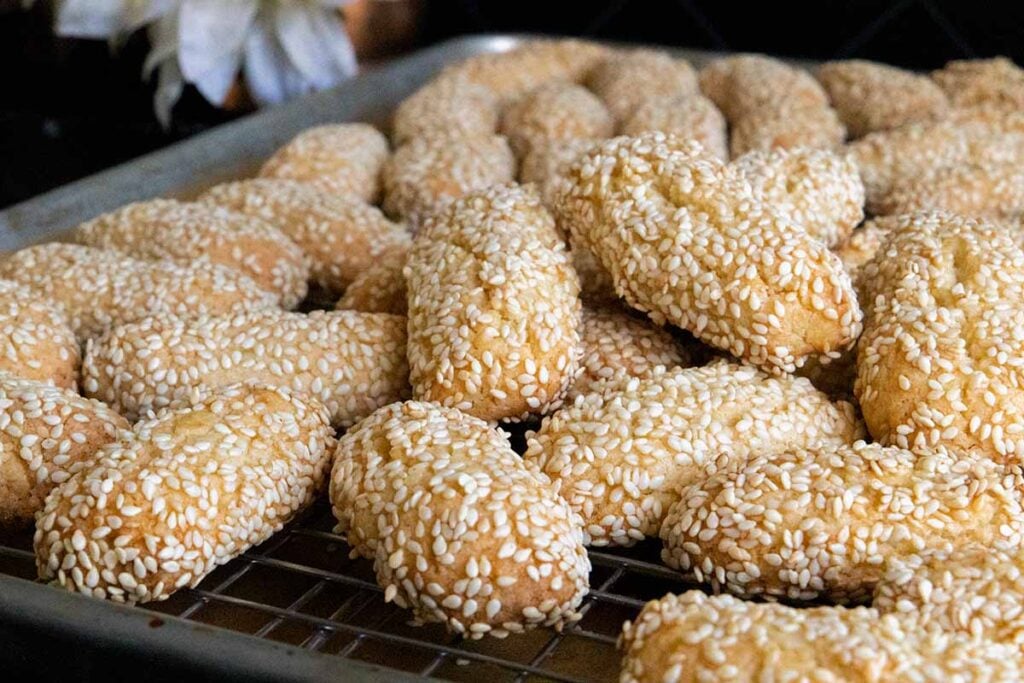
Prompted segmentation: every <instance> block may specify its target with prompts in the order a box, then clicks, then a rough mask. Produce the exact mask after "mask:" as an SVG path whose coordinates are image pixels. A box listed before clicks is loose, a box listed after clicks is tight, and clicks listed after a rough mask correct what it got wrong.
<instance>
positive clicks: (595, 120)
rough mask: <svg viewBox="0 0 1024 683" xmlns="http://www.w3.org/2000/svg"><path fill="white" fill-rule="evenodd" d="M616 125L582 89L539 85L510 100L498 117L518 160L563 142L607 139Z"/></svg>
mask: <svg viewBox="0 0 1024 683" xmlns="http://www.w3.org/2000/svg"><path fill="white" fill-rule="evenodd" d="M614 132H615V122H614V121H613V120H612V115H611V114H610V113H609V112H608V110H607V109H606V108H605V106H604V105H603V104H602V103H601V100H599V99H598V98H597V96H595V95H594V94H593V93H591V92H590V91H589V90H587V89H586V88H584V87H583V86H580V85H576V84H574V83H564V82H556V83H549V84H547V85H542V86H540V87H539V88H537V89H535V90H531V91H530V92H528V93H526V94H525V95H523V96H522V97H520V98H519V99H517V100H515V101H513V102H512V103H511V104H510V105H509V106H508V107H506V108H505V110H504V111H503V112H502V115H501V133H503V134H504V135H505V136H507V137H508V142H509V145H511V147H512V150H513V151H514V152H515V153H516V154H517V155H518V156H520V157H522V156H525V155H526V154H527V153H528V152H530V151H531V150H533V149H537V148H538V147H547V146H549V145H551V144H553V143H558V142H563V141H565V140H574V139H577V138H583V139H602V138H609V137H611V136H612V134H613V133H614Z"/></svg>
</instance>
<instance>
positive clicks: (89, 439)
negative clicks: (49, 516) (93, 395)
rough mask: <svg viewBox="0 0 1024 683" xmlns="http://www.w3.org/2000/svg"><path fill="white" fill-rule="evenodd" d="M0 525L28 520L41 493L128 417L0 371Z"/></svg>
mask: <svg viewBox="0 0 1024 683" xmlns="http://www.w3.org/2000/svg"><path fill="white" fill-rule="evenodd" d="M0 425H2V426H0V529H2V528H11V527H18V526H22V525H27V524H29V523H30V522H31V521H32V519H33V515H35V513H36V512H37V511H39V510H41V509H42V507H43V500H44V499H45V498H46V494H48V493H49V492H50V490H51V489H53V487H55V486H58V485H59V484H61V483H63V482H65V481H67V479H68V477H70V476H71V475H73V474H74V473H75V472H77V471H78V470H79V469H81V468H82V467H83V466H84V465H86V464H87V463H88V462H89V459H90V458H91V457H92V455H93V453H94V452H95V451H96V450H97V449H98V448H100V447H101V446H103V445H104V444H106V443H109V442H111V441H113V440H114V439H115V438H117V435H118V432H119V430H122V429H127V428H128V426H129V425H128V421H127V420H125V419H124V418H123V417H121V416H120V415H118V414H117V413H115V412H114V411H113V410H111V409H110V408H108V407H107V406H105V405H103V404H102V403H100V402H99V401H90V400H88V399H85V398H82V397H81V396H79V395H78V394H76V393H74V392H73V391H69V390H67V389H61V388H59V387H55V386H51V385H49V384H46V383H44V382H38V381H35V380H28V379H21V378H18V377H15V376H13V375H10V374H8V373H6V372H0Z"/></svg>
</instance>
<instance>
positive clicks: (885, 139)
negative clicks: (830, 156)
mask: <svg viewBox="0 0 1024 683" xmlns="http://www.w3.org/2000/svg"><path fill="white" fill-rule="evenodd" d="M846 150H847V153H848V154H849V155H850V156H851V158H852V159H853V161H854V163H856V164H857V168H858V169H859V170H860V176H861V179H862V180H863V181H864V189H865V193H866V200H867V201H866V204H867V209H868V211H870V212H871V213H874V214H878V213H881V210H880V209H879V205H880V203H881V201H882V200H883V199H884V198H885V196H886V195H887V194H888V193H889V191H890V190H891V189H892V187H893V186H894V185H897V184H898V183H900V182H906V181H908V180H909V179H911V178H918V177H921V176H925V175H928V174H929V173H934V172H935V171H936V170H937V169H940V168H945V167H949V166H957V165H960V164H965V163H972V162H973V163H979V162H985V163H997V162H1000V161H1011V162H1012V161H1016V162H1022V161H1024V135H1022V134H1021V133H1019V132H1012V131H1011V132H1007V131H1001V130H999V129H997V128H994V127H993V126H992V125H990V124H989V123H987V122H978V121H975V122H967V123H956V122H953V121H939V122H938V123H932V124H917V123H914V124H908V125H906V126H903V127H901V128H898V129H896V130H890V131H879V132H877V133H871V134H870V135H866V136H865V137H863V138H861V139H860V140H856V141H854V142H852V143H850V144H849V145H847V148H846Z"/></svg>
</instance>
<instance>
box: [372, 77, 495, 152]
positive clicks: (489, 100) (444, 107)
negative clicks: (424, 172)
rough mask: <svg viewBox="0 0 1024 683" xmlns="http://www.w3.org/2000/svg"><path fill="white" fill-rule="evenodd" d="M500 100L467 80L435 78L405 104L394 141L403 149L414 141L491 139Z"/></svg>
mask: <svg viewBox="0 0 1024 683" xmlns="http://www.w3.org/2000/svg"><path fill="white" fill-rule="evenodd" d="M499 113H500V108H499V106H498V98H497V96H496V95H495V94H494V93H493V92H491V90H490V89H489V88H487V87H485V86H482V85H479V84H477V83H473V82H471V81H469V80H468V79H466V78H460V77H454V76H452V77H446V78H435V79H434V80H432V81H430V82H429V83H427V84H426V85H424V86H423V87H422V88H420V89H419V90H417V91H416V92H414V93H413V94H412V95H410V96H409V97H408V98H406V99H405V100H403V101H402V103H401V104H399V105H398V108H397V109H396V110H395V115H394V118H393V119H392V123H391V139H392V140H393V141H394V143H395V144H396V145H403V144H405V143H406V142H409V141H410V140H412V139H413V138H423V137H433V136H435V135H448V134H451V133H452V132H456V133H461V134H464V135H470V136H473V135H490V134H491V133H494V131H495V130H497V128H498V116H499Z"/></svg>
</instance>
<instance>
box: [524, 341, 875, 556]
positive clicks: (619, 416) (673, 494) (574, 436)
mask: <svg viewBox="0 0 1024 683" xmlns="http://www.w3.org/2000/svg"><path fill="white" fill-rule="evenodd" d="M863 435H864V431H863V427H862V425H861V424H860V422H859V420H858V419H857V417H856V415H855V411H854V409H853V406H852V405H850V404H849V403H847V402H845V401H837V402H833V401H831V400H830V399H829V398H828V397H827V396H825V395H824V394H822V393H821V392H819V391H817V390H816V389H815V388H814V387H812V386H811V383H810V382H809V381H807V380H806V379H799V378H795V377H792V376H785V377H770V376H768V375H766V374H764V373H762V372H759V371H758V370H756V369H754V368H752V367H750V366H740V365H734V364H731V363H726V362H724V361H723V362H717V363H714V364H712V365H708V366H704V367H698V368H670V369H666V368H655V369H653V370H652V371H651V372H650V373H649V376H648V377H645V378H641V379H637V378H625V379H623V380H622V381H620V382H619V383H617V384H615V385H605V386H603V387H602V391H601V392H599V393H591V394H587V395H584V396H581V397H578V398H577V399H576V401H575V402H574V403H572V404H569V405H566V406H565V407H564V408H562V409H561V410H559V411H557V412H555V413H554V414H552V415H549V416H548V417H546V418H545V419H544V421H543V422H542V423H541V426H540V429H539V430H538V431H537V432H532V433H530V434H528V435H527V449H526V453H525V454H524V455H523V459H524V460H525V461H526V462H527V463H528V464H529V465H530V466H532V467H536V468H537V469H538V470H539V471H541V472H544V473H545V474H547V475H548V476H549V477H551V479H552V481H554V482H556V483H558V484H559V485H560V493H561V494H562V496H564V497H565V499H566V500H567V501H568V502H569V505H570V506H572V508H573V511H575V512H578V513H579V514H580V516H581V517H582V518H583V523H584V534H585V539H586V542H587V544H588V545H598V546H600V545H624V546H628V545H632V544H634V543H636V542H637V541H640V540H643V539H644V538H645V537H648V536H656V535H657V534H658V530H659V529H660V528H661V524H662V521H663V520H664V518H665V515H666V514H667V512H668V510H669V508H670V506H671V505H672V503H674V502H675V501H676V500H678V497H679V491H680V489H681V488H682V487H684V486H686V485H687V484H691V483H697V482H700V481H701V480H702V479H703V478H704V477H706V476H707V474H708V472H710V471H714V470H716V469H718V468H722V467H725V466H726V465H728V464H729V463H730V462H732V461H735V460H737V459H742V458H744V457H746V456H748V455H751V454H756V453H762V452H775V451H777V450H781V449H785V448H788V447H796V446H811V445H815V444H829V445H839V444H845V443H853V442H854V441H856V440H857V439H859V438H861V437H863Z"/></svg>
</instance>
